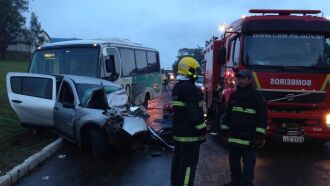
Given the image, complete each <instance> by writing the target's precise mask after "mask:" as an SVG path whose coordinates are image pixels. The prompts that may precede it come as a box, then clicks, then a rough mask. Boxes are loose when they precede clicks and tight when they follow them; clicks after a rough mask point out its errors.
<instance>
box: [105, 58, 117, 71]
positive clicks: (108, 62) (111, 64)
mask: <svg viewBox="0 0 330 186" xmlns="http://www.w3.org/2000/svg"><path fill="white" fill-rule="evenodd" d="M105 66H106V69H107V71H108V72H111V73H112V74H114V73H116V69H115V61H114V59H113V57H112V56H110V57H109V58H107V59H105Z"/></svg>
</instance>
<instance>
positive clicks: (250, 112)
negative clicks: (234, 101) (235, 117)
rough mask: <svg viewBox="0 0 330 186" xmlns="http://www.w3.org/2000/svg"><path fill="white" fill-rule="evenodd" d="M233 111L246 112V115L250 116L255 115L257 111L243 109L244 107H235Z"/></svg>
mask: <svg viewBox="0 0 330 186" xmlns="http://www.w3.org/2000/svg"><path fill="white" fill-rule="evenodd" d="M232 111H236V112H245V113H248V114H255V113H256V111H255V110H254V109H249V108H247V109H245V110H244V109H243V107H233V109H232Z"/></svg>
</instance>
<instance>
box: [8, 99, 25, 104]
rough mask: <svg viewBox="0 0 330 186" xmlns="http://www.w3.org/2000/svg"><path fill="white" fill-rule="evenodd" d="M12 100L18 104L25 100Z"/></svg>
mask: <svg viewBox="0 0 330 186" xmlns="http://www.w3.org/2000/svg"><path fill="white" fill-rule="evenodd" d="M11 101H12V102H14V103H17V104H20V103H23V101H21V100H16V99H14V100H11Z"/></svg>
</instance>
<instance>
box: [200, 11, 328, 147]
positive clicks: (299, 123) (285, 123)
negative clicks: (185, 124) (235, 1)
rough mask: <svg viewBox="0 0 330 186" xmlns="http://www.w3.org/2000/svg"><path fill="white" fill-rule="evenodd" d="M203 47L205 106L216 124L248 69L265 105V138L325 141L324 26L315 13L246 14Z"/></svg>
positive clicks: (326, 110)
mask: <svg viewBox="0 0 330 186" xmlns="http://www.w3.org/2000/svg"><path fill="white" fill-rule="evenodd" d="M249 12H250V13H251V15H250V16H246V17H241V18H240V19H238V20H236V21H235V22H233V23H232V24H230V25H229V26H227V27H226V31H225V32H224V34H223V35H222V37H221V38H217V37H213V38H212V39H211V40H210V41H208V42H206V46H205V60H206V69H205V91H206V96H205V99H206V100H205V101H206V105H207V108H208V115H209V117H213V119H215V125H218V119H219V118H220V116H221V114H222V113H223V110H224V107H225V104H226V101H228V99H229V97H230V94H231V93H232V92H233V91H234V90H235V72H237V71H238V70H241V69H249V70H250V71H251V72H252V75H253V80H252V81H253V84H254V86H255V87H256V88H257V89H258V90H259V91H260V92H261V93H262V94H263V96H264V97H265V98H266V100H267V103H268V126H267V131H266V136H267V137H271V138H273V139H277V140H280V141H282V142H284V143H304V142H307V141H318V142H326V141H329V140H330V86H329V83H330V21H329V20H328V19H327V18H325V17H323V16H319V14H320V13H321V11H320V10H260V9H253V10H250V11H249Z"/></svg>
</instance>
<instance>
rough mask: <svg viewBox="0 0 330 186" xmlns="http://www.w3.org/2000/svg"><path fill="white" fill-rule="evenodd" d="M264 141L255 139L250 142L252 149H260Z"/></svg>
mask: <svg viewBox="0 0 330 186" xmlns="http://www.w3.org/2000/svg"><path fill="white" fill-rule="evenodd" d="M265 144H266V140H265V139H256V140H254V141H253V142H252V147H253V148H256V149H261V148H263V147H264V146H265Z"/></svg>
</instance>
